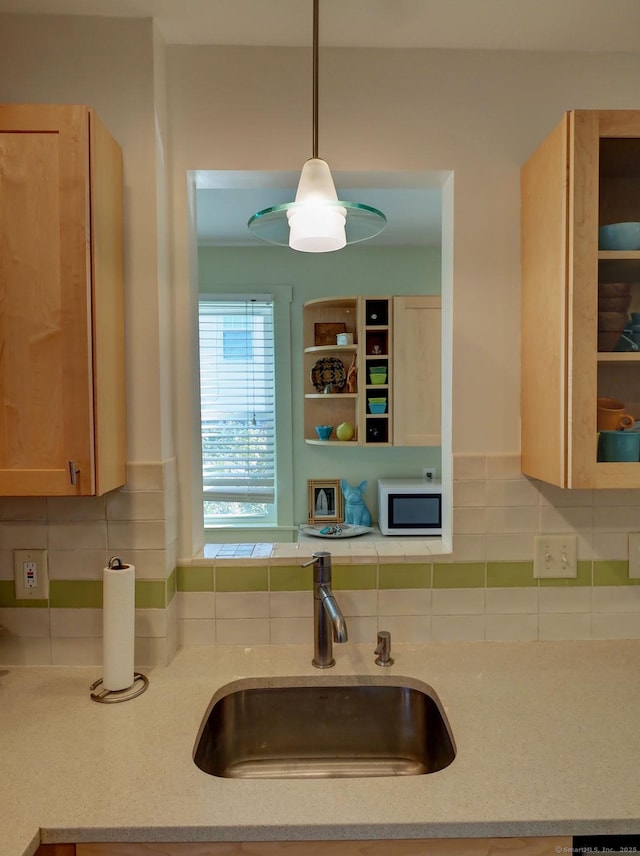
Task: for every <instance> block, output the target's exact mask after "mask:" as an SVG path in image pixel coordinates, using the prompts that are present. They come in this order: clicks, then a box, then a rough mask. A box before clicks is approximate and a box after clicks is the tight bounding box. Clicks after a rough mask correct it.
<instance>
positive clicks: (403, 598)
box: [378, 589, 431, 616]
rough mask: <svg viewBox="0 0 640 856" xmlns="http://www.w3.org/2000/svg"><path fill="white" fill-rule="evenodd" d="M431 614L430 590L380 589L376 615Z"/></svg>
mask: <svg viewBox="0 0 640 856" xmlns="http://www.w3.org/2000/svg"><path fill="white" fill-rule="evenodd" d="M430 612H431V590H430V589H381V590H380V592H379V593H378V615H379V616H386V615H393V616H400V615H422V616H424V615H427V614H428V613H430Z"/></svg>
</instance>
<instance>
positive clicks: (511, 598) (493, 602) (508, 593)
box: [485, 586, 538, 615]
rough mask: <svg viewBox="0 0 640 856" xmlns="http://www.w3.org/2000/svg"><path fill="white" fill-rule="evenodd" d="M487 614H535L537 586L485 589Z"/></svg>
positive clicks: (536, 609)
mask: <svg viewBox="0 0 640 856" xmlns="http://www.w3.org/2000/svg"><path fill="white" fill-rule="evenodd" d="M485 611H486V612H487V614H489V613H492V614H495V615H508V614H511V613H536V612H537V611H538V588H537V586H527V587H519V586H518V587H512V588H508V587H507V588H487V590H486V592H485Z"/></svg>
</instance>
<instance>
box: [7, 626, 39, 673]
mask: <svg viewBox="0 0 640 856" xmlns="http://www.w3.org/2000/svg"><path fill="white" fill-rule="evenodd" d="M0 665H2V666H50V665H51V640H50V639H49V638H48V637H47V638H46V639H45V638H37V637H35V636H32V637H23V638H18V637H8V636H5V635H4V632H3V631H2V630H0Z"/></svg>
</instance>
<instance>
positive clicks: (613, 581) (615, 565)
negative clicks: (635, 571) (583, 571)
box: [593, 560, 640, 586]
mask: <svg viewBox="0 0 640 856" xmlns="http://www.w3.org/2000/svg"><path fill="white" fill-rule="evenodd" d="M593 584H594V586H629V585H631V586H637V585H640V580H630V579H629V562H628V561H624V560H620V561H613V560H612V561H608V562H607V561H603V562H600V561H599V562H594V563H593Z"/></svg>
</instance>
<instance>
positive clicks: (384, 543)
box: [178, 535, 451, 568]
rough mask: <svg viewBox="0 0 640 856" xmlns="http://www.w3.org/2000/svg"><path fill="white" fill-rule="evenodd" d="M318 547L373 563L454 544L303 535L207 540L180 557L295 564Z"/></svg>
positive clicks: (423, 556)
mask: <svg viewBox="0 0 640 856" xmlns="http://www.w3.org/2000/svg"><path fill="white" fill-rule="evenodd" d="M318 550H328V551H329V552H330V553H331V555H332V557H333V560H334V562H341V563H342V564H369V563H371V562H381V563H382V562H391V563H393V562H403V561H406V562H424V561H434V560H437V559H446V558H448V557H450V556H451V547H450V545H449V544H447V543H446V542H445V541H444V540H443V539H442V538H429V539H422V538H383V537H382V536H380V535H378V536H377V537H375V536H370V535H363V536H360V537H358V538H342V539H337V540H335V541H334V540H331V539H328V538H312V537H307V538H301V539H300V540H299V541H298V542H296V543H295V544H292V543H286V544H278V543H274V544H268V543H267V544H265V543H258V544H253V545H251V544H207V545H206V546H205V548H204V551H203V552H202V553H201V554H199V555H198V556H195V557H194V558H192V559H180V560H179V561H178V565H179V566H180V567H183V568H184V567H201V566H207V565H211V564H215V565H216V566H224V565H225V564H227V565H230V566H238V565H245V566H250V565H259V566H260V565H264V564H265V563H268V564H269V565H291V564H292V563H293V562H295V561H297V560H299V561H300V564H302V563H303V562H305V561H307V560H308V559H310V558H311V557H312V555H313V554H314V553H315V552H317V551H318Z"/></svg>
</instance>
